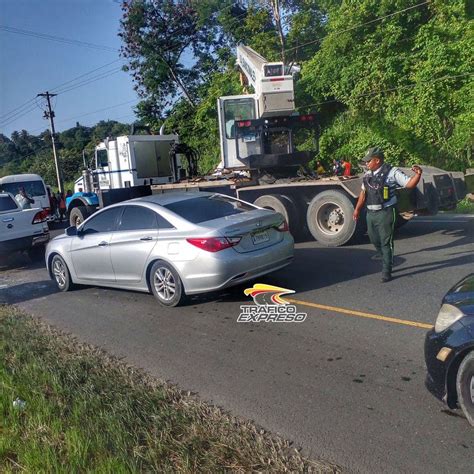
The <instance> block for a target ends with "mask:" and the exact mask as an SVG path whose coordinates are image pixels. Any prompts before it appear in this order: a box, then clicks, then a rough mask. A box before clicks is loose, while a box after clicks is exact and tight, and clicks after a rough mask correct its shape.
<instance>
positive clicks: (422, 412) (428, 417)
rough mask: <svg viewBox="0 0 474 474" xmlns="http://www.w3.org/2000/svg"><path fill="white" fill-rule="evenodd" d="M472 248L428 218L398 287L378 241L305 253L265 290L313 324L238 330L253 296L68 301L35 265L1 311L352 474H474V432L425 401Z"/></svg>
mask: <svg viewBox="0 0 474 474" xmlns="http://www.w3.org/2000/svg"><path fill="white" fill-rule="evenodd" d="M473 242H474V218H473V216H470V217H469V216H453V215H442V216H437V217H420V218H416V219H415V220H414V221H412V222H410V223H409V224H407V225H406V226H405V227H403V228H402V229H400V231H399V233H398V236H397V239H396V243H395V247H396V254H397V257H396V263H397V266H396V267H395V272H394V276H395V279H394V280H393V281H392V282H390V283H385V284H383V283H380V282H379V279H380V262H376V261H372V260H371V259H370V257H371V256H372V255H373V253H374V252H373V250H372V248H371V246H370V244H369V243H368V242H367V241H365V242H363V243H361V244H359V245H354V246H348V247H343V248H336V249H328V248H323V247H321V246H319V245H318V244H317V243H315V242H306V243H301V244H298V245H297V248H296V258H295V261H294V263H293V264H292V265H291V266H290V267H288V268H287V269H285V270H282V271H279V272H276V273H275V274H273V275H271V276H268V277H265V278H262V279H260V280H259V283H269V284H273V285H277V286H281V287H284V288H290V289H293V290H295V291H296V293H295V294H294V295H291V296H292V297H293V298H294V299H295V300H298V303H297V307H298V310H299V311H304V312H307V313H308V317H307V318H306V321H304V322H303V323H287V324H285V323H237V322H236V320H237V317H238V314H239V312H240V309H239V306H240V305H241V304H248V303H251V301H252V300H251V298H249V297H247V296H244V294H243V289H244V288H245V287H239V288H236V289H233V290H229V291H226V292H221V293H216V294H212V295H206V296H204V297H202V296H201V297H196V298H193V299H192V300H191V302H190V303H189V304H188V305H187V306H185V307H182V308H177V309H176V308H175V309H165V308H162V307H160V306H159V305H158V304H157V303H156V302H155V300H154V298H153V297H152V296H151V295H148V294H142V293H134V292H128V291H118V290H109V289H102V288H95V287H82V288H79V289H77V290H75V291H73V292H70V293H65V294H64V293H58V292H57V291H56V290H55V287H54V285H53V284H52V283H51V282H50V281H49V279H48V277H47V275H46V271H45V269H44V268H42V267H41V266H40V265H31V264H30V263H29V260H28V259H27V257H18V258H15V259H11V260H10V261H9V262H8V263H7V265H4V266H3V267H1V266H0V302H1V301H2V300H3V301H4V302H8V303H14V304H18V305H19V306H21V307H22V308H24V309H25V310H27V311H29V312H31V313H33V314H35V315H36V316H39V317H41V318H43V319H44V320H46V321H47V322H49V323H51V324H53V325H54V326H56V327H59V328H61V329H63V330H65V331H68V332H71V333H73V334H75V335H77V336H78V337H79V338H80V339H81V340H84V341H87V342H89V343H92V344H95V345H97V346H100V347H103V348H105V349H107V350H109V351H110V352H112V353H114V354H115V355H117V356H119V357H124V358H125V359H126V360H127V361H128V362H129V363H131V364H134V365H136V366H138V367H141V368H143V369H145V370H147V371H148V372H150V373H151V374H152V375H154V376H157V377H159V378H161V379H165V380H168V381H171V382H173V383H176V384H178V385H179V386H180V387H181V388H183V389H186V390H190V391H192V392H197V394H199V396H200V397H202V398H203V399H205V400H208V401H211V402H212V403H215V404H217V405H220V406H222V407H224V408H226V409H229V410H231V411H232V412H233V413H234V414H236V415H239V416H242V417H245V418H249V419H253V420H255V421H256V422H257V423H258V424H260V425H262V426H263V427H265V428H267V429H269V430H271V431H273V432H276V433H279V434H281V435H282V436H284V437H286V438H289V439H292V440H294V441H295V442H296V444H299V445H301V446H302V447H303V449H304V452H305V454H307V455H309V456H310V457H313V458H322V459H327V460H329V461H332V462H335V463H337V464H339V465H340V466H342V467H343V468H345V469H346V470H347V471H358V472H382V471H383V472H430V473H432V472H448V471H449V472H463V473H466V472H474V463H473V459H474V430H473V429H472V428H470V427H469V425H468V424H467V422H466V420H465V419H464V418H463V417H462V416H461V415H460V414H459V412H451V411H449V410H447V409H446V408H445V407H444V406H443V405H442V404H441V403H440V402H438V401H437V400H435V399H434V398H432V396H431V395H430V394H429V393H428V392H427V391H426V389H425V388H424V378H425V367H424V360H423V341H424V336H425V333H426V328H425V327H424V326H426V325H429V324H433V322H434V318H435V316H436V314H437V312H438V309H439V304H440V300H441V298H442V296H443V295H444V293H445V292H446V291H447V290H448V289H449V288H450V287H451V286H452V285H453V284H454V283H455V282H456V281H458V280H459V279H461V278H462V277H463V276H465V275H466V274H468V273H472V272H474V257H473V256H474V253H473V250H474V249H473V246H474V245H473ZM247 286H251V285H247ZM387 317H389V318H393V319H392V320H390V321H388V320H387V319H384V318H387ZM404 321H405V322H404ZM407 321H408V322H415V323H419V326H421V327H418V326H416V325H414V326H413V325H409V324H408V323H407Z"/></svg>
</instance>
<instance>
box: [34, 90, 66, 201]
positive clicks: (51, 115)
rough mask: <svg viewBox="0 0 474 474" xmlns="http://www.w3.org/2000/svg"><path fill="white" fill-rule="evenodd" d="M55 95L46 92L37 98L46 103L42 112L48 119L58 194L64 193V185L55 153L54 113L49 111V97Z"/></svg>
mask: <svg viewBox="0 0 474 474" xmlns="http://www.w3.org/2000/svg"><path fill="white" fill-rule="evenodd" d="M56 95H57V94H50V93H49V92H48V91H46V92H43V93H42V94H38V95H37V97H44V98H46V101H47V103H48V110H47V111H45V112H44V118H45V119H48V118H49V123H50V125H51V129H50V132H51V142H52V143H53V155H54V164H55V166H56V177H57V180H58V189H59V192H60V193H64V185H63V174H62V171H61V166H60V164H59V161H58V155H57V153H56V141H55V140H56V139H55V135H56V131H55V130H54V112H53V110H52V109H51V100H50V99H51V97H54V96H56Z"/></svg>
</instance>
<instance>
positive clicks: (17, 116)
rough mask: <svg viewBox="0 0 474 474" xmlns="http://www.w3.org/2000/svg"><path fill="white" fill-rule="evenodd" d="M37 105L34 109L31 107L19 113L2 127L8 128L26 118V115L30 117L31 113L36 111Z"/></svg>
mask: <svg viewBox="0 0 474 474" xmlns="http://www.w3.org/2000/svg"><path fill="white" fill-rule="evenodd" d="M36 107H37V106H36V104H34V105H33V107H30V108H28V109H26V110H23V111H21V112H17V113H16V114H15V115H13V116H11V117H9V118H8V119H7V120H8V121H7V122H6V123H5V122H4V123H2V124H1V127H6V126H7V125H10V124H11V123H13V122H16V121H17V120H19V119H21V118H22V117H24V116H25V115H28V114H29V113H31V112H33V110H36Z"/></svg>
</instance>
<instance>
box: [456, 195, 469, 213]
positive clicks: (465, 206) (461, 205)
mask: <svg viewBox="0 0 474 474" xmlns="http://www.w3.org/2000/svg"><path fill="white" fill-rule="evenodd" d="M453 212H455V213H456V214H474V202H473V201H470V200H469V199H468V198H467V197H466V198H464V199H463V200H462V201H460V202H458V205H457V206H456V209H454V211H453Z"/></svg>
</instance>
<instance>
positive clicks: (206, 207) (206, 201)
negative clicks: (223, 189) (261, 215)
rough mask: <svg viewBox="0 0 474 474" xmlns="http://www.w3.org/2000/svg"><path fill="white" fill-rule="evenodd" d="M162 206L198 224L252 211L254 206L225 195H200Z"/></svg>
mask: <svg viewBox="0 0 474 474" xmlns="http://www.w3.org/2000/svg"><path fill="white" fill-rule="evenodd" d="M164 207H166V208H168V209H169V210H170V211H173V212H174V213H175V214H178V215H179V216H181V217H183V218H184V219H186V220H188V221H189V222H192V223H193V224H199V223H200V222H205V221H211V220H213V219H220V218H221V217H226V216H231V215H232V214H240V213H241V212H247V211H254V210H255V209H256V208H255V207H254V206H251V205H249V204H245V203H243V202H240V201H237V200H235V199H232V198H229V197H227V196H221V195H216V194H215V195H212V196H200V197H196V198H192V199H185V200H183V201H178V202H173V203H170V204H166V205H165V206H164Z"/></svg>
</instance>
